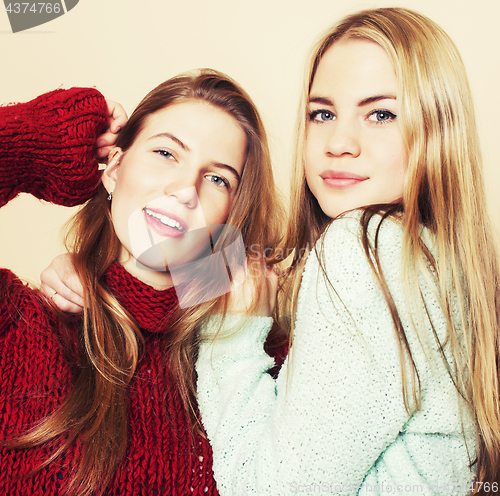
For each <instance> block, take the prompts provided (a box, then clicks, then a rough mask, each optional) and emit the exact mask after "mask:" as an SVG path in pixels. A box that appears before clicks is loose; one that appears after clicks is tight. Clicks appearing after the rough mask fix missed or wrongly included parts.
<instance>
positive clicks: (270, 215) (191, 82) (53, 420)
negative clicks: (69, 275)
mask: <svg viewBox="0 0 500 496" xmlns="http://www.w3.org/2000/svg"><path fill="white" fill-rule="evenodd" d="M193 99H194V100H201V101H204V102H207V103H209V104H211V105H213V106H215V107H217V108H220V109H222V110H224V111H225V112H227V113H228V114H229V115H230V116H232V117H233V118H234V119H235V120H236V121H237V122H238V123H239V125H240V126H241V127H242V129H243V130H244V132H245V134H246V137H247V154H246V161H245V164H244V168H243V173H242V176H241V181H240V184H239V187H238V191H237V193H236V196H235V199H234V201H233V204H232V207H231V211H230V214H229V217H228V219H227V221H226V224H227V225H231V226H234V227H236V228H238V229H239V232H241V236H242V238H243V244H244V246H245V248H246V249H247V250H248V251H249V250H252V252H253V253H255V252H260V253H266V254H269V255H270V256H271V257H272V254H273V253H274V250H275V248H276V246H277V245H278V242H279V241H280V239H281V234H280V233H281V226H282V225H283V222H282V220H281V219H280V213H281V209H280V205H279V202H277V199H276V193H275V189H274V180H273V174H272V168H271V162H270V156H269V150H268V145H267V139H266V134H265V131H264V127H263V125H262V122H261V119H260V116H259V114H258V112H257V110H256V108H255V106H254V104H253V103H252V101H251V99H250V97H249V96H248V95H247V93H246V92H245V91H244V90H243V89H242V88H241V87H240V86H239V85H237V83H235V82H234V81H233V80H231V79H230V78H229V77H228V76H226V75H224V74H222V73H219V72H217V71H213V70H210V69H203V70H199V71H195V72H192V73H187V74H184V75H180V76H177V77H174V78H172V79H170V80H168V81H166V82H164V83H162V84H160V85H159V86H158V87H157V88H155V89H154V90H152V91H151V92H150V93H149V94H148V95H147V96H146V97H145V98H144V99H143V100H142V102H141V103H140V104H139V106H138V107H137V108H136V110H135V111H134V113H133V114H132V115H131V117H130V119H129V121H128V122H127V124H126V125H125V126H124V128H123V129H122V131H121V132H120V135H119V137H118V140H117V143H116V145H117V146H119V147H121V148H122V149H123V150H124V151H126V150H127V149H128V148H130V146H132V144H133V143H134V140H135V139H136V137H137V135H138V134H139V133H140V131H141V129H142V128H143V126H144V123H145V122H146V119H148V117H149V116H151V115H152V114H154V113H155V112H158V111H159V110H162V109H164V108H166V107H168V106H169V105H173V104H176V103H180V102H184V101H188V100H193ZM106 197H107V192H106V191H105V189H104V187H103V186H102V185H101V190H100V191H99V193H98V194H97V195H96V196H95V197H93V198H92V199H90V200H89V201H88V202H87V204H86V205H85V206H84V207H83V208H82V210H80V211H79V212H78V213H77V215H76V216H75V218H74V219H73V221H72V225H71V230H70V232H69V236H68V239H67V244H68V248H69V250H70V251H72V252H73V253H74V258H73V261H74V265H75V269H76V271H77V273H78V275H79V277H80V280H81V281H82V284H83V287H84V302H85V303H84V308H85V309H84V314H83V319H82V325H81V339H80V341H81V343H83V344H81V345H80V349H79V352H78V355H79V356H78V357H74V360H75V363H79V364H80V367H79V371H78V374H77V376H76V379H75V381H74V383H73V387H72V389H71V392H70V394H69V396H68V397H67V399H66V400H65V401H64V403H63V404H62V405H61V407H60V408H59V409H58V410H57V411H56V412H55V413H54V414H53V415H51V416H50V417H47V418H46V419H44V420H43V421H42V422H41V423H40V424H39V425H37V426H35V427H34V428H33V429H32V430H30V431H28V432H27V433H25V434H24V435H22V436H21V437H19V438H17V439H15V440H12V441H10V442H7V443H4V444H5V445H6V446H7V447H11V448H25V447H31V446H36V445H40V444H42V443H46V442H48V441H50V440H52V439H54V438H56V437H59V436H62V442H61V445H60V447H59V448H58V449H56V450H54V452H53V454H51V456H50V458H48V459H47V460H46V461H45V462H44V463H43V464H42V465H41V466H40V467H38V469H37V470H36V471H38V470H40V469H41V468H43V467H44V466H46V465H48V464H49V463H51V462H52V461H53V460H55V459H56V458H57V457H59V456H60V455H61V454H63V453H64V451H66V450H67V449H68V448H69V447H70V446H71V445H72V444H73V443H74V442H75V441H76V440H77V439H80V440H81V442H82V445H83V449H82V455H81V459H80V460H78V463H77V465H76V472H75V474H74V477H73V479H72V480H71V482H70V484H69V487H68V492H69V493H70V494H78V495H90V494H92V495H98V496H99V495H102V494H103V492H104V491H105V489H106V486H107V484H108V483H109V482H110V480H111V478H112V476H113V474H114V472H115V470H116V467H117V465H118V464H119V463H120V461H121V460H122V458H123V456H124V454H125V450H126V446H127V439H128V432H127V431H128V414H127V406H126V405H127V401H126V397H127V386H128V384H129V383H130V381H131V380H132V378H133V376H134V373H135V371H136V368H137V365H138V362H139V361H140V357H141V350H142V348H143V346H144V340H143V337H142V336H141V333H140V330H139V327H138V325H137V323H136V322H135V320H134V318H133V317H132V316H131V315H130V314H129V313H128V312H127V311H126V310H125V309H124V308H123V307H122V306H121V305H120V303H119V302H118V301H117V299H116V298H115V296H114V295H113V294H111V293H110V291H109V290H108V288H107V285H106V282H105V279H104V276H105V273H106V271H107V270H108V268H109V267H110V265H111V264H112V263H114V262H116V261H117V260H118V257H119V254H120V250H121V245H120V242H119V240H118V238H117V236H116V234H115V231H114V228H113V223H112V219H111V213H110V202H109V201H107V198H106ZM225 237H227V236H225V234H224V231H223V232H222V233H221V234H220V235H219V237H218V240H217V241H216V243H215V245H214V250H220V249H221V246H223V243H224V242H225ZM205 282H206V280H205ZM205 289H206V287H205ZM194 290H195V291H203V287H196V288H195V289H194ZM227 297H228V295H225V296H221V297H219V298H218V299H216V300H212V301H208V302H205V303H201V304H199V305H196V306H192V307H189V308H186V309H180V308H178V309H177V311H176V313H175V314H174V316H173V320H172V321H171V322H170V323H169V324H168V326H169V327H168V332H167V333H165V351H166V354H167V356H168V360H169V373H170V374H171V375H172V376H173V378H174V380H175V381H176V383H177V388H178V392H179V394H180V396H181V398H182V401H183V404H184V407H185V410H186V414H187V416H188V417H189V418H190V420H191V426H192V428H193V429H199V426H198V423H197V422H198V417H197V404H196V391H195V369H194V364H195V359H196V350H197V331H198V329H199V326H200V325H201V323H202V322H203V321H204V320H205V319H206V318H207V316H208V315H210V314H211V313H212V312H216V313H224V312H225V310H226V308H227Z"/></svg>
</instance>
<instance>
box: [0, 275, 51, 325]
mask: <svg viewBox="0 0 500 496" xmlns="http://www.w3.org/2000/svg"><path fill="white" fill-rule="evenodd" d="M57 320H58V319H57V317H56V315H55V313H54V312H52V310H51V309H50V307H49V305H48V304H47V302H46V301H45V300H44V297H43V296H42V295H41V294H40V293H39V291H37V290H34V289H32V288H30V287H29V286H28V285H27V284H26V283H24V282H23V281H21V280H20V279H19V278H18V277H17V276H16V275H15V274H14V273H12V272H11V271H10V270H8V269H0V334H3V333H5V332H7V331H9V330H12V329H13V328H17V327H18V326H19V325H24V324H21V322H24V323H25V324H26V325H28V327H30V328H39V327H43V326H44V325H46V326H48V327H53V326H55V325H56V322H57ZM43 323H45V324H43Z"/></svg>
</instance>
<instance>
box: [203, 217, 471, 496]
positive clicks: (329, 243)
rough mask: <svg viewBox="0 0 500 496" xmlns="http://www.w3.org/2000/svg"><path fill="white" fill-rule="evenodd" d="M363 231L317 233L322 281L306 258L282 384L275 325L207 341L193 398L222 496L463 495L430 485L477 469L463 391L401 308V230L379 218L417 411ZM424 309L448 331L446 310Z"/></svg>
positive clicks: (259, 323) (343, 223) (344, 228)
mask: <svg viewBox="0 0 500 496" xmlns="http://www.w3.org/2000/svg"><path fill="white" fill-rule="evenodd" d="M358 230H359V222H358V221H357V220H356V219H352V218H351V219H340V220H337V221H335V222H334V223H333V224H332V226H331V228H330V229H329V230H328V232H327V233H326V235H324V237H323V238H322V241H323V254H324V260H323V266H324V268H325V275H323V274H322V273H321V272H320V270H319V264H318V260H317V258H316V256H315V254H314V252H313V253H312V254H311V255H310V258H309V260H308V262H307V264H306V268H305V271H304V275H303V279H302V284H301V290H300V295H299V302H298V308H297V315H296V327H295V332H294V341H293V345H292V348H291V351H290V354H289V357H288V358H287V360H286V362H285V364H284V366H283V368H282V369H281V371H280V374H279V376H278V379H277V380H276V381H273V380H272V378H271V377H269V375H268V374H266V373H265V372H266V370H267V368H269V367H270V365H271V362H270V360H269V358H268V357H266V355H265V353H264V352H263V350H262V342H263V340H264V338H265V334H266V331H267V330H268V328H269V322H267V325H266V323H265V322H264V321H263V320H262V319H250V320H248V321H247V323H246V324H245V323H243V324H242V325H243V326H244V327H245V329H244V330H243V331H241V332H237V333H233V334H232V335H231V337H230V338H227V339H220V340H219V339H216V340H209V339H207V340H206V342H204V343H203V344H202V346H201V348H200V353H199V359H198V363H197V371H198V395H199V402H200V411H201V415H202V419H203V423H204V426H205V428H206V431H207V434H208V437H209V439H210V442H211V444H212V447H213V451H214V474H215V477H216V480H217V483H218V488H219V491H220V494H221V496H228V495H234V496H243V495H250V494H252V495H253V494H255V495H258V496H264V495H269V496H271V495H286V494H290V493H294V492H297V493H301V492H304V493H309V492H311V493H316V492H320V493H322V494H323V493H329V494H364V493H363V490H364V491H368V492H370V491H371V492H372V493H376V494H379V493H380V494H381V493H383V492H388V491H391V490H392V491H394V492H397V491H398V489H397V488H404V487H410V486H411V487H418V488H419V494H426V495H427V494H431V491H432V494H465V493H466V491H464V489H463V487H461V486H460V487H459V486H457V487H458V488H459V489H458V491H457V492H455V491H454V490H450V486H449V485H448V487H447V489H446V488H445V489H443V490H441V489H440V488H438V487H437V486H434V484H442V486H440V487H443V485H445V484H447V483H448V484H450V483H451V484H455V483H457V484H459V483H465V482H466V481H470V478H471V472H470V469H469V467H468V460H469V459H468V454H467V450H466V447H465V446H464V440H463V435H462V432H461V426H460V420H459V413H458V406H457V401H458V400H457V394H456V391H455V390H454V387H453V384H452V383H451V380H450V379H449V377H447V375H446V372H445V371H444V366H443V365H442V363H441V365H439V363H438V362H436V364H437V366H436V367H435V369H436V370H434V371H433V372H432V373H427V370H428V368H429V367H428V366H427V362H426V358H425V356H424V355H425V353H424V352H423V351H422V348H421V347H420V344H419V340H418V338H417V337H416V335H415V333H414V332H412V330H411V329H412V327H411V321H412V317H411V316H410V315H409V314H408V312H405V309H404V303H403V301H404V298H402V296H401V295H402V293H403V289H402V288H403V286H402V276H401V270H400V262H399V261H400V260H401V250H402V233H401V229H400V228H399V227H398V226H397V225H396V224H394V223H392V222H390V221H386V222H384V226H383V229H382V231H381V236H380V242H379V247H380V251H381V253H380V258H381V263H382V268H383V272H384V276H385V278H386V280H387V282H388V284H389V289H390V291H391V294H393V295H396V298H395V299H396V303H397V306H398V312H399V314H400V317H401V319H402V322H403V325H404V327H405V332H406V334H407V336H408V340H409V342H410V346H411V348H412V354H413V356H414V359H415V362H416V365H417V369H418V370H419V373H420V377H421V381H422V391H423V393H422V395H423V400H422V410H421V411H419V412H416V410H415V409H413V410H412V411H411V414H409V413H408V412H407V411H406V408H405V405H404V402H403V396H402V378H401V377H402V376H401V365H400V358H399V348H398V342H397V340H396V337H395V330H394V325H393V321H392V318H391V314H390V312H389V310H388V308H387V305H386V303H385V299H384V297H383V294H382V291H381V289H380V287H379V284H378V282H377V281H376V279H375V277H374V275H373V273H372V270H371V268H370V266H369V263H368V261H367V259H366V256H365V254H364V251H363V249H362V247H361V245H360V242H359V236H358ZM327 279H328V280H327ZM428 303H429V311H430V313H431V315H437V318H436V319H435V322H433V325H434V326H435V328H436V329H437V332H438V333H440V335H444V333H445V327H446V326H445V323H444V320H443V319H442V318H441V317H442V316H440V315H439V312H440V310H439V305H438V304H437V302H436V301H435V300H432V298H430V299H429V302H428ZM443 326H444V327H443ZM206 334H210V332H208V331H206ZM414 417H415V418H414ZM472 438H473V434H472ZM384 484H385V490H384V489H381V487H382V486H384ZM388 486H390V489H388Z"/></svg>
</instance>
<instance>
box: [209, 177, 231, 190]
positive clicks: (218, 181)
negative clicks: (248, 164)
mask: <svg viewBox="0 0 500 496" xmlns="http://www.w3.org/2000/svg"><path fill="white" fill-rule="evenodd" d="M205 177H206V178H207V179H208V180H209V181H210V182H211V183H213V184H215V185H216V186H218V187H222V188H228V189H229V188H230V187H231V185H230V184H229V181H228V180H227V179H224V178H223V177H222V176H218V175H216V174H207V175H206V176H205Z"/></svg>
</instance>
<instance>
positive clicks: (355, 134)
mask: <svg viewBox="0 0 500 496" xmlns="http://www.w3.org/2000/svg"><path fill="white" fill-rule="evenodd" d="M360 152H361V146H360V139H359V130H358V129H357V127H356V124H355V123H354V122H352V121H351V120H350V119H339V118H338V119H337V120H336V121H335V122H333V123H332V125H331V131H330V133H329V136H328V139H327V142H326V146H325V153H326V154H327V155H329V156H332V157H341V156H353V157H357V156H358V155H359V154H360Z"/></svg>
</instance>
